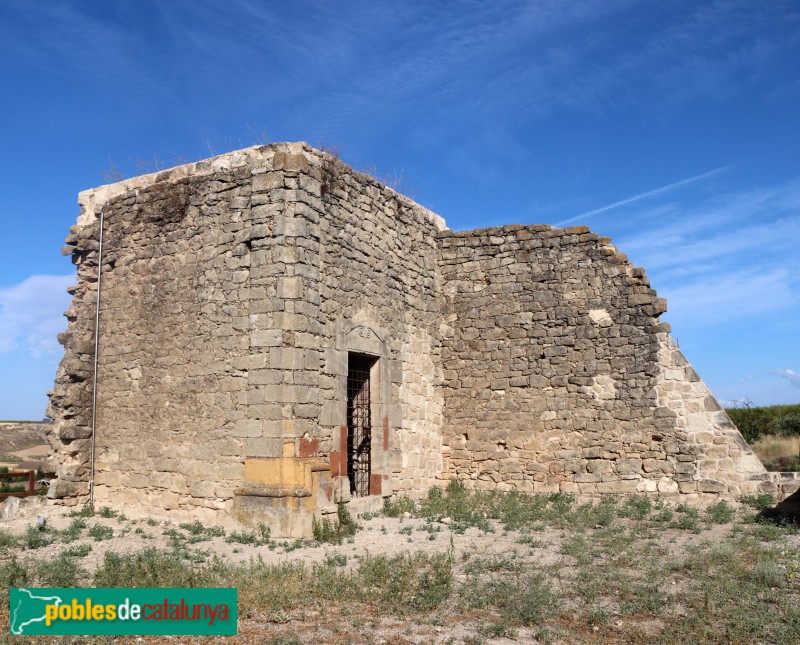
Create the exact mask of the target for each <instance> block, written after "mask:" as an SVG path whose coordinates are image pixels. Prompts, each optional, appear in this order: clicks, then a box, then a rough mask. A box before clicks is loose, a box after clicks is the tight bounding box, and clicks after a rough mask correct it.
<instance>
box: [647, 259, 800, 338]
mask: <svg viewBox="0 0 800 645" xmlns="http://www.w3.org/2000/svg"><path fill="white" fill-rule="evenodd" d="M658 291H659V294H660V295H662V296H665V297H666V298H667V301H668V303H669V310H668V313H667V314H666V318H667V319H668V320H669V321H670V322H671V323H672V325H673V329H675V330H677V331H678V332H679V331H680V330H681V329H692V328H694V329H697V328H701V327H705V326H709V325H715V324H718V323H721V322H731V321H734V320H737V321H741V320H747V319H750V318H758V317H761V316H768V315H771V314H774V313H775V312H777V311H783V310H791V309H794V308H796V307H797V306H798V302H800V297H799V296H798V292H800V285H798V283H797V281H796V280H795V279H794V278H793V276H792V275H791V273H790V272H789V271H788V270H786V269H780V268H779V269H773V270H771V271H769V272H767V273H762V272H760V271H757V272H753V271H751V270H750V269H742V270H739V271H734V272H729V273H725V274H724V275H721V274H714V273H711V274H706V275H701V276H697V277H696V279H695V280H692V281H690V282H687V283H684V284H683V285H681V286H671V285H667V286H665V287H663V288H659V289H658Z"/></svg>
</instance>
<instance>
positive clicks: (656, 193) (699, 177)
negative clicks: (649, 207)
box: [556, 166, 728, 226]
mask: <svg viewBox="0 0 800 645" xmlns="http://www.w3.org/2000/svg"><path fill="white" fill-rule="evenodd" d="M727 169H728V167H727V166H726V167H724V168H716V169H715V170H710V171H709V172H704V173H702V174H699V175H694V176H693V177H688V178H686V179H681V180H680V181H675V182H673V183H671V184H667V185H666V186H661V188H654V189H653V190H648V191H645V192H643V193H637V194H636V195H634V196H633V197H626V198H625V199H621V200H619V201H617V202H614V203H613V204H608V205H607V206H601V207H600V208H595V209H593V210H590V211H586V212H585V213H581V214H580V215H576V216H575V217H570V218H569V219H566V220H564V221H563V222H559V223H558V224H556V226H565V225H566V224H571V223H572V222H577V221H579V220H585V219H586V218H587V217H591V216H592V215H599V214H600V213H605V212H606V211H610V210H613V209H615V208H619V207H620V206H627V205H628V204H633V203H635V202H639V201H641V200H643V199H648V198H650V197H656V196H659V195H663V194H664V193H668V192H670V191H672V190H676V189H678V188H681V187H682V186H688V185H689V184H693V183H694V182H696V181H700V180H702V179H708V178H709V177H713V176H714V175H717V174H719V173H721V172H723V171H725V170H727Z"/></svg>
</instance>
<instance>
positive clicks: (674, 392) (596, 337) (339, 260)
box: [48, 143, 772, 537]
mask: <svg viewBox="0 0 800 645" xmlns="http://www.w3.org/2000/svg"><path fill="white" fill-rule="evenodd" d="M79 204H80V206H81V212H80V215H79V217H78V221H77V223H76V225H75V226H73V227H72V229H71V234H70V235H69V236H68V237H67V240H66V243H67V246H66V247H65V248H64V253H65V254H70V255H71V256H72V260H73V263H74V264H75V265H76V266H77V275H78V280H77V285H76V286H74V287H72V288H70V290H69V291H70V293H71V294H72V296H73V299H72V304H71V305H70V308H69V309H68V310H67V312H65V313H66V316H67V318H68V321H69V324H68V328H67V331H66V332H65V333H63V334H61V335H60V337H59V340H60V341H61V343H62V344H63V345H64V357H63V359H62V361H61V364H60V366H59V368H58V373H57V376H56V381H55V386H54V389H53V391H52V392H51V396H50V407H49V409H48V414H49V416H51V417H52V418H53V420H54V424H52V429H51V432H50V435H49V440H50V443H51V444H52V447H53V458H52V460H53V462H54V466H55V469H56V474H57V478H56V480H55V481H54V483H53V485H52V486H51V489H50V493H49V494H50V496H51V497H52V498H54V499H56V500H59V501H60V502H61V503H66V504H77V503H81V502H83V501H85V500H86V499H87V496H88V492H89V477H90V453H91V398H92V397H91V394H92V364H93V359H94V321H95V307H96V302H97V300H96V298H97V273H98V267H97V262H98V249H99V234H100V227H99V214H100V212H101V211H103V213H104V232H103V271H102V286H101V294H100V330H99V331H100V350H99V356H98V374H97V383H98V387H97V431H96V458H95V499H96V500H97V501H98V502H99V503H103V504H110V505H112V506H113V505H125V506H126V507H129V508H135V507H141V508H142V509H143V510H144V509H146V510H147V511H148V512H150V513H154V514H163V515H168V516H171V517H173V518H175V519H182V518H185V519H190V518H191V519H201V520H202V521H206V522H214V523H223V524H224V523H233V522H237V521H238V522H242V523H245V524H252V525H255V524H258V523H262V522H263V523H266V524H267V525H268V526H270V528H271V529H272V531H273V535H277V536H286V537H299V536H304V535H308V534H309V533H310V531H311V523H312V518H314V517H319V516H320V515H321V514H325V513H330V512H332V511H333V510H335V504H336V503H337V502H340V501H344V502H349V503H351V504H352V505H354V506H355V507H356V508H357V509H358V510H360V509H366V508H369V507H375V506H376V505H379V504H380V503H381V501H382V499H383V498H384V497H388V496H391V495H397V494H402V495H410V496H419V495H422V494H424V493H425V491H426V490H427V489H428V488H430V487H431V486H432V485H434V484H441V483H443V482H444V481H446V480H450V479H458V480H462V481H463V482H464V483H465V484H467V485H468V486H470V487H473V488H494V489H500V490H520V491H533V492H558V491H561V492H569V493H575V494H578V495H581V496H593V495H598V494H603V493H642V494H647V495H652V496H668V495H684V496H691V497H699V496H706V495H731V496H733V495H739V494H742V493H745V492H755V491H760V490H770V489H771V488H770V487H771V486H772V484H771V482H770V480H769V475H768V474H767V473H766V471H765V470H764V468H763V466H762V465H761V463H760V462H759V461H758V459H757V458H756V457H755V455H754V454H753V453H752V451H751V450H750V448H749V447H748V446H747V444H746V442H745V441H744V440H743V439H742V437H741V435H740V433H739V432H738V430H737V429H736V428H735V426H734V425H733V424H732V423H731V422H730V420H729V419H728V417H727V415H726V414H725V412H724V410H722V409H721V407H720V406H719V405H718V403H717V402H716V400H715V399H714V397H713V395H712V394H711V392H710V391H709V390H708V388H707V387H706V386H705V385H704V384H703V382H702V381H701V380H700V378H699V376H698V375H697V374H696V372H695V371H694V370H693V369H692V367H691V365H689V363H688V362H687V361H686V359H685V358H684V357H683V355H682V354H681V353H680V351H679V350H678V349H677V347H676V346H675V344H674V343H673V341H672V340H671V338H670V336H669V326H668V325H667V324H666V323H661V322H659V316H660V315H661V314H662V313H663V312H664V311H665V310H666V302H665V301H664V300H663V299H661V298H658V297H657V295H656V293H655V292H654V291H653V290H652V289H651V288H650V285H649V282H648V280H647V277H646V275H645V273H644V271H643V270H642V269H639V268H635V267H633V266H632V265H631V264H630V263H629V262H628V261H627V258H626V257H625V256H624V255H623V254H621V253H619V252H618V251H617V249H616V248H615V247H614V246H612V245H611V244H610V240H609V239H608V238H603V237H599V236H597V235H595V234H594V233H591V232H590V231H589V229H588V228H586V227H580V226H576V227H570V228H566V229H556V228H552V227H550V226H543V225H534V226H516V225H512V226H503V227H497V228H489V229H479V230H476V231H469V232H453V231H450V230H448V229H447V228H446V227H445V223H444V220H443V219H442V218H440V217H439V216H437V215H435V214H433V213H431V212H430V211H428V210H426V209H424V208H423V207H421V206H419V205H418V204H415V203H414V202H412V201H411V200H409V199H408V198H406V197H404V196H402V195H400V194H398V193H396V192H394V191H393V190H391V189H390V188H388V187H386V186H383V185H381V184H380V183H378V182H377V181H376V180H374V179H373V178H371V177H369V176H367V175H364V174H361V173H358V172H356V171H354V170H352V169H351V168H349V167H347V166H346V165H345V164H343V163H342V162H341V161H340V160H339V159H338V158H336V157H334V156H331V155H330V154H328V153H326V152H321V151H319V150H315V149H313V148H311V147H309V146H308V145H306V144H304V143H281V144H273V145H269V146H257V147H253V148H248V149H245V150H240V151H236V152H231V153H228V154H225V155H221V156H219V157H214V158H212V159H208V160H205V161H200V162H197V163H192V164H187V165H184V166H179V167H177V168H173V169H171V170H167V171H163V172H160V173H156V174H152V175H145V176H142V177H137V178H133V179H129V180H125V181H122V182H119V183H117V184H112V185H109V186H102V187H100V188H97V189H94V190H90V191H85V192H83V193H81V194H80V197H79ZM354 355H360V356H368V357H370V360H371V361H372V362H373V363H372V364H373V367H372V371H371V374H370V379H371V381H372V385H371V436H372V441H371V445H370V447H369V462H370V472H369V492H370V494H369V495H368V496H365V497H360V498H356V497H351V493H350V491H351V487H350V482H349V479H348V470H347V469H348V462H347V451H348V434H347V433H348V430H347V422H348V419H347V402H346V400H347V391H346V388H347V369H348V368H347V366H348V358H349V357H351V356H354Z"/></svg>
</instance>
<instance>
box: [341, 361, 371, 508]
mask: <svg viewBox="0 0 800 645" xmlns="http://www.w3.org/2000/svg"><path fill="white" fill-rule="evenodd" d="M372 362H373V361H372V360H371V359H370V358H369V357H367V356H357V355H352V354H351V355H350V356H349V360H348V364H347V476H348V477H349V478H350V495H352V496H353V497H366V496H367V495H369V478H370V473H371V470H372V463H371V461H372V459H371V456H372V455H371V452H372V450H371V448H372V427H371V423H370V419H371V410H370V392H369V372H370V367H371V366H372Z"/></svg>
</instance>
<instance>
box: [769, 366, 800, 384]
mask: <svg viewBox="0 0 800 645" xmlns="http://www.w3.org/2000/svg"><path fill="white" fill-rule="evenodd" d="M773 374H775V375H776V376H780V377H781V378H785V379H786V380H787V381H789V383H790V384H791V385H793V386H794V387H797V388H800V373H798V372H795V371H794V370H790V369H785V370H775V371H774V372H773Z"/></svg>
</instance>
